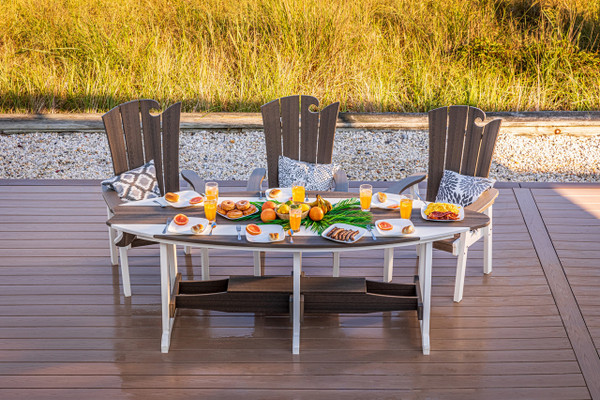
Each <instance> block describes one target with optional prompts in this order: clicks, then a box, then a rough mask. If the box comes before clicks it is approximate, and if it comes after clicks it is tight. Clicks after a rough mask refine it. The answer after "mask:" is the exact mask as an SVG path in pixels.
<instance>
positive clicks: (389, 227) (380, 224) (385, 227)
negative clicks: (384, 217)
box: [377, 221, 393, 231]
mask: <svg viewBox="0 0 600 400" xmlns="http://www.w3.org/2000/svg"><path fill="white" fill-rule="evenodd" d="M377 226H378V227H379V229H381V230H382V231H391V230H392V228H393V226H392V224H390V223H389V222H386V221H381V222H378V223H377Z"/></svg>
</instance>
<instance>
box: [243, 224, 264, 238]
mask: <svg viewBox="0 0 600 400" xmlns="http://www.w3.org/2000/svg"><path fill="white" fill-rule="evenodd" d="M246 232H248V233H249V234H250V235H252V236H256V235H260V232H261V229H260V226H258V225H256V224H249V225H246Z"/></svg>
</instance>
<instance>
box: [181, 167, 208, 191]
mask: <svg viewBox="0 0 600 400" xmlns="http://www.w3.org/2000/svg"><path fill="white" fill-rule="evenodd" d="M181 177H182V178H183V179H184V180H185V181H186V182H187V183H189V184H190V186H191V187H192V190H194V191H196V192H198V193H204V179H202V178H200V176H198V174H197V173H195V172H194V171H191V170H189V169H182V170H181Z"/></svg>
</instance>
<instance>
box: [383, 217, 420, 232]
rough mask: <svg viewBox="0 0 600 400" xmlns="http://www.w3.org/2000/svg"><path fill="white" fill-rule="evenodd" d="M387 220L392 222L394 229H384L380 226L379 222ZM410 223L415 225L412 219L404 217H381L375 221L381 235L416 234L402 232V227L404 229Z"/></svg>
mask: <svg viewBox="0 0 600 400" xmlns="http://www.w3.org/2000/svg"><path fill="white" fill-rule="evenodd" d="M382 221H385V222H388V223H390V224H392V229H390V230H389V231H384V230H382V229H380V228H379V223H380V222H382ZM409 225H412V226H414V225H413V223H412V222H411V221H410V219H402V218H394V219H380V220H379V221H376V222H375V228H377V232H379V234H380V235H381V236H410V235H414V232H413V233H409V234H405V233H402V229H404V227H405V226H409Z"/></svg>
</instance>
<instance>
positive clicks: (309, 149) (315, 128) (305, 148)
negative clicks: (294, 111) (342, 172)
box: [284, 96, 319, 163]
mask: <svg viewBox="0 0 600 400" xmlns="http://www.w3.org/2000/svg"><path fill="white" fill-rule="evenodd" d="M313 105H314V106H317V107H318V106H319V100H317V99H316V98H315V97H312V96H301V99H300V118H301V119H300V129H301V130H302V134H301V136H300V161H306V162H311V163H314V162H316V161H317V141H318V140H319V112H314V111H311V110H310V107H311V106H313ZM286 133H287V132H284V135H285V134H286Z"/></svg>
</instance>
